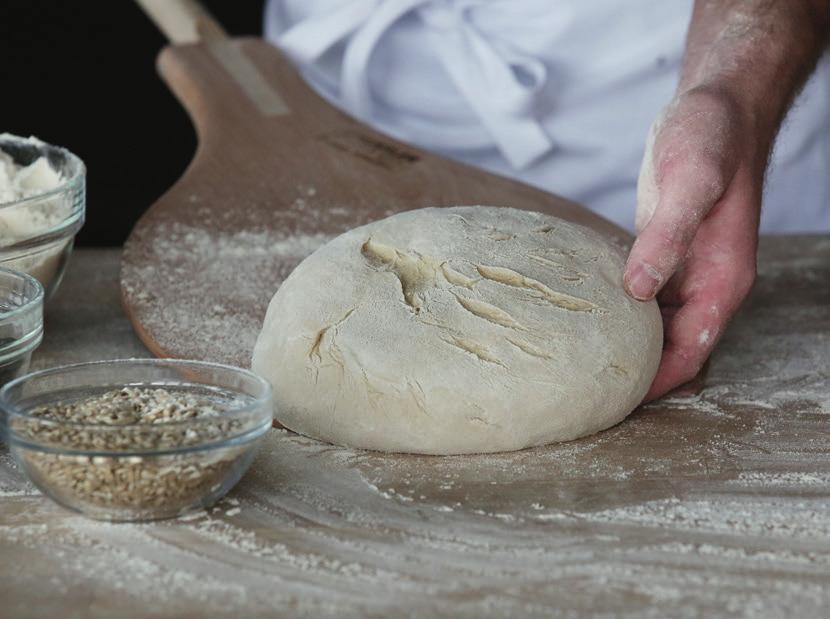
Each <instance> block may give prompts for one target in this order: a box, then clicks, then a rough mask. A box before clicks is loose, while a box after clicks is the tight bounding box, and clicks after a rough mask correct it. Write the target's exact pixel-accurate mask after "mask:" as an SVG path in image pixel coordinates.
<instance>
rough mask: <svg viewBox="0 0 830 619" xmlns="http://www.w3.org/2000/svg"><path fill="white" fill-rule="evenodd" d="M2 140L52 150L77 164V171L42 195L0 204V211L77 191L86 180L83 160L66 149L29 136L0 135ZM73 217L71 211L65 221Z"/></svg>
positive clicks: (73, 212)
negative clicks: (15, 141) (16, 141)
mask: <svg viewBox="0 0 830 619" xmlns="http://www.w3.org/2000/svg"><path fill="white" fill-rule="evenodd" d="M4 139H9V140H10V141H11V140H18V141H20V142H25V143H29V144H31V145H34V146H40V147H49V148H54V149H55V150H58V151H61V152H62V153H63V154H64V155H65V156H66V157H67V158H68V159H69V160H71V161H73V162H74V163H76V164H77V170H75V173H74V174H73V175H72V176H70V177H69V178H67V179H65V180H63V181H61V183H60V184H59V185H57V186H56V187H54V188H52V189H49V190H47V191H44V192H43V193H38V194H35V195H33V196H27V197H25V198H19V199H17V200H12V201H11V202H0V211H2V210H4V209H7V208H12V207H19V206H21V205H24V204H26V203H29V202H32V203H34V202H40V201H42V200H44V199H46V198H52V197H55V196H57V195H60V194H62V193H66V192H67V190H74V189H77V188H78V186H79V185H82V184H83V182H84V179H85V178H86V164H85V163H84V161H83V159H81V158H80V157H79V156H78V155H76V154H75V153H73V152H72V151H71V150H69V149H68V148H65V147H63V146H58V145H56V144H51V143H49V142H44V141H43V140H40V139H38V138H36V137H34V136H29V137H28V138H24V137H22V136H19V135H15V134H13V133H0V141H2V140H4ZM1 150H3V149H2V148H0V151H1ZM74 215H75V211H74V209H73V211H72V212H71V213H70V216H69V217H67V220H69V219H72V217H73V216H74Z"/></svg>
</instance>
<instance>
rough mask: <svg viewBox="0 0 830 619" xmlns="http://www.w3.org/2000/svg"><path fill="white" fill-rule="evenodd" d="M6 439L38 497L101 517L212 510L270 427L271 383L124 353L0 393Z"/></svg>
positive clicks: (225, 369) (214, 367)
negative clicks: (122, 357) (124, 357)
mask: <svg viewBox="0 0 830 619" xmlns="http://www.w3.org/2000/svg"><path fill="white" fill-rule="evenodd" d="M0 415H2V428H3V434H4V438H5V440H6V441H7V442H8V445H9V449H10V451H11V453H12V454H13V456H14V458H15V460H16V461H17V463H18V466H19V467H20V468H21V469H22V470H23V471H24V472H25V473H26V475H27V476H28V477H29V479H30V480H31V481H32V483H34V485H35V486H37V487H38V488H39V489H40V490H41V491H42V492H43V493H44V494H46V495H47V496H49V497H51V498H52V499H54V500H55V501H57V502H58V503H60V504H61V505H63V506H64V507H68V508H69V509H72V510H75V511H78V512H81V513H83V514H85V515H87V516H90V517H92V518H96V519H100V520H117V521H126V520H157V519H161V518H171V517H175V516H179V515H182V514H185V513H187V512H190V511H193V510H197V509H201V508H204V507H208V506H210V505H211V504H213V503H215V502H216V501H217V500H219V499H220V498H221V497H223V496H224V495H225V494H226V493H227V492H228V491H229V490H230V489H231V488H232V487H233V486H234V485H235V484H236V483H237V482H238V481H239V479H240V478H241V477H242V475H243V474H244V472H245V471H246V469H247V468H248V466H250V464H251V461H252V460H253V458H254V455H255V452H256V448H257V446H258V444H259V442H260V439H261V438H262V437H263V436H264V435H265V434H266V432H267V431H268V430H269V428H271V423H272V415H273V410H272V398H271V387H270V385H269V384H268V382H267V381H265V380H264V379H262V378H260V377H259V376H257V375H255V374H253V373H252V372H249V371H247V370H242V369H239V368H233V367H230V366H224V365H218V364H212V363H202V362H195V361H176V360H166V359H127V360H118V361H101V362H95V363H83V364H77V365H68V366H63V367H58V368H54V369H49V370H44V371H41V372H35V373H33V374H29V375H28V376H23V377H21V378H19V379H17V380H15V381H12V382H11V383H9V384H7V385H6V386H5V387H4V388H3V389H2V390H0Z"/></svg>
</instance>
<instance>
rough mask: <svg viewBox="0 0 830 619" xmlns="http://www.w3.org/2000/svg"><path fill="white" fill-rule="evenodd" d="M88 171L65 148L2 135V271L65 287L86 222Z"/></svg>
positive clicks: (48, 294)
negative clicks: (71, 258)
mask: <svg viewBox="0 0 830 619" xmlns="http://www.w3.org/2000/svg"><path fill="white" fill-rule="evenodd" d="M85 187H86V169H85V167H84V164H83V162H82V161H81V160H80V158H78V157H77V156H76V155H73V154H72V153H71V152H69V151H68V150H66V149H65V148H60V147H58V146H53V145H51V144H47V143H45V142H41V141H40V140H38V139H37V138H34V137H30V138H23V137H19V136H16V135H11V134H9V133H3V134H0V267H6V268H9V269H13V270H15V271H22V272H24V273H28V274H29V275H32V276H33V277H35V278H37V279H38V280H39V281H40V283H41V284H43V287H44V289H45V291H46V299H49V297H51V295H52V293H54V291H55V290H56V289H57V287H58V285H59V284H60V281H61V278H62V277H63V273H64V271H65V270H66V265H67V262H68V261H69V256H70V254H71V253H72V245H73V242H74V240H75V235H76V234H77V232H78V230H80V229H81V226H83V223H84V213H85V210H86V189H85Z"/></svg>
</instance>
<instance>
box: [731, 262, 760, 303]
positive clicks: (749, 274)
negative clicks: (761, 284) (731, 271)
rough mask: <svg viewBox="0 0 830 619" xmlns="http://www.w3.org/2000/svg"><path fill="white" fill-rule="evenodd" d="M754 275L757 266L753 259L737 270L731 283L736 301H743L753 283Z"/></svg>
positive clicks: (755, 274)
mask: <svg viewBox="0 0 830 619" xmlns="http://www.w3.org/2000/svg"><path fill="white" fill-rule="evenodd" d="M756 276H757V267H756V264H755V261H754V260H753V261H751V262H750V263H749V264H748V265H745V266H744V267H743V268H742V269H741V270H740V271H738V273H737V274H736V276H735V281H734V284H733V287H734V290H735V296H736V297H737V300H738V303H740V302H741V301H743V300H744V299H745V298H746V297H747V296H748V295H749V293H750V291H751V290H752V286H753V285H754V284H755V278H756Z"/></svg>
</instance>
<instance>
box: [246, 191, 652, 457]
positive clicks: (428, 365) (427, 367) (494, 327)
mask: <svg viewBox="0 0 830 619" xmlns="http://www.w3.org/2000/svg"><path fill="white" fill-rule="evenodd" d="M623 264H624V254H623V252H622V250H621V249H620V248H618V247H616V246H614V245H612V244H610V243H609V242H608V241H606V240H604V239H603V238H602V237H601V236H599V235H598V234H597V233H595V232H593V231H591V230H588V229H586V228H583V227H581V226H578V225H575V224H572V223H568V222H565V221H563V220H560V219H558V218H555V217H551V216H548V215H543V214H540V213H531V212H527V211H520V210H516V209H509V208H498V207H481V206H472V207H471V206H466V207H453V208H428V209H421V210H416V211H409V212H405V213H400V214H398V215H394V216H392V217H389V218H387V219H383V220H381V221H376V222H373V223H371V224H368V225H365V226H362V227H360V228H355V229H354V230H351V231H349V232H346V233H345V234H343V235H341V236H339V237H337V238H335V239H333V240H332V241H330V242H329V243H327V244H326V245H324V246H323V247H321V248H320V249H318V250H317V251H316V252H314V253H313V254H312V255H311V256H309V257H308V258H306V259H305V260H304V261H303V262H302V263H301V264H300V265H299V266H298V267H297V268H296V269H295V270H294V272H293V273H292V274H291V275H290V276H289V277H288V278H287V279H286V280H285V282H284V283H283V285H282V286H281V287H280V289H279V291H278V292H277V293H276V295H274V298H273V299H272V301H271V304H270V306H269V308H268V313H267V315H266V318H265V324H264V326H263V329H262V332H261V333H260V335H259V338H258V340H257V343H256V347H255V349H254V356H253V368H254V370H255V371H256V372H258V373H259V374H261V375H262V376H265V377H266V378H267V379H268V380H270V381H271V384H272V385H273V387H274V395H275V403H276V407H275V414H276V417H277V419H279V421H280V422H281V423H282V424H283V425H285V426H286V427H288V428H290V429H292V430H295V431H297V432H299V433H301V434H306V435H308V436H312V437H315V438H319V439H322V440H325V441H329V442H332V443H337V444H341V445H349V446H353V447H362V448H368V449H376V450H382V451H400V452H414V453H424V454H464V453H483V452H497V451H510V450H516V449H522V448H524V447H530V446H533V445H543V444H545V443H550V442H553V441H567V440H570V439H575V438H578V437H581V436H585V435H588V434H591V433H593V432H597V431H599V430H602V429H604V428H607V427H609V426H611V425H614V424H615V423H617V422H619V421H621V420H622V419H623V418H624V417H625V416H626V415H628V414H629V413H630V412H631V410H632V409H633V408H634V407H635V406H636V405H637V404H638V403H639V402H640V400H641V399H642V397H643V396H644V395H645V393H646V391H647V389H648V387H649V385H650V384H651V381H652V379H653V377H654V374H655V372H656V369H657V365H658V362H659V360H660V352H661V346H662V323H661V319H660V313H659V311H658V308H657V304H656V303H655V302H654V301H651V302H649V303H640V302H637V301H634V300H633V299H631V298H630V297H629V296H628V295H626V293H625V292H624V290H623V288H622V271H623Z"/></svg>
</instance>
